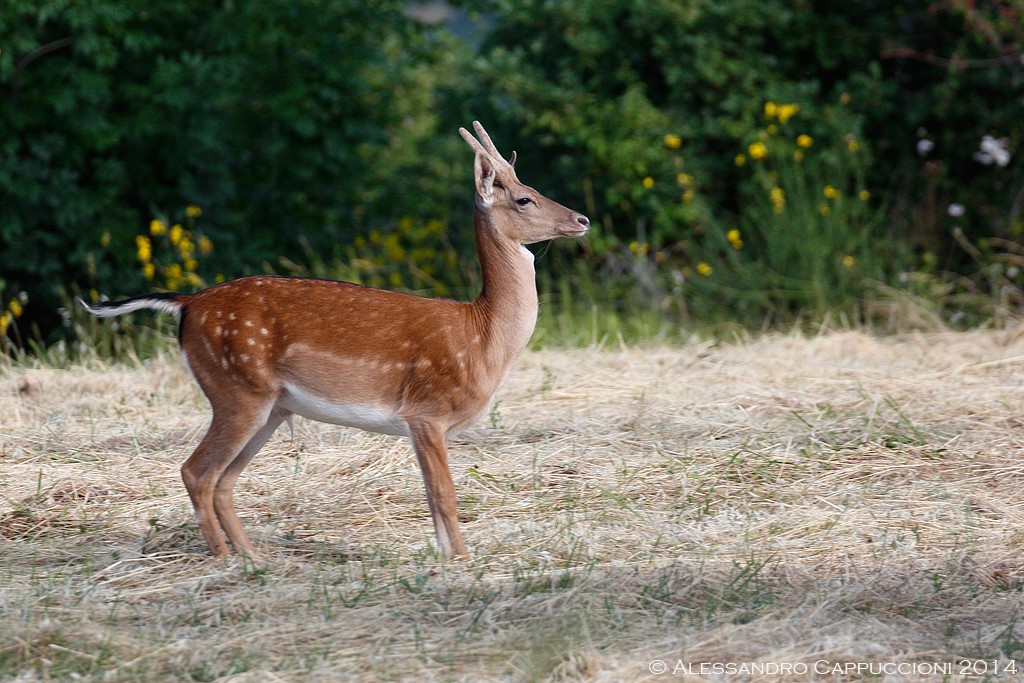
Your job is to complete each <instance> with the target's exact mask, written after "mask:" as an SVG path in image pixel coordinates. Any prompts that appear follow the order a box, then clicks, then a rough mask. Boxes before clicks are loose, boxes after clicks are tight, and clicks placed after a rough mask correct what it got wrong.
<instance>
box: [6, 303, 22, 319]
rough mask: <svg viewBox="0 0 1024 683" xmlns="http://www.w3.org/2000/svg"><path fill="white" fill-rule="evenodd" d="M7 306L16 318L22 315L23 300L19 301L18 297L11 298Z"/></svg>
mask: <svg viewBox="0 0 1024 683" xmlns="http://www.w3.org/2000/svg"><path fill="white" fill-rule="evenodd" d="M7 308H8V309H10V311H11V315H13V316H14V317H15V318H20V317H21V312H22V309H21V302H20V301H18V300H17V299H11V301H10V303H9V304H7Z"/></svg>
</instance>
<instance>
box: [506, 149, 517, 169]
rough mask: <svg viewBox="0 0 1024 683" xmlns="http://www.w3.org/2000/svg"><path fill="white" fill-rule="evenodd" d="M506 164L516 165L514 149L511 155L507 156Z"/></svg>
mask: <svg viewBox="0 0 1024 683" xmlns="http://www.w3.org/2000/svg"><path fill="white" fill-rule="evenodd" d="M508 165H509V166H515V165H516V153H515V151H513V152H512V156H510V157H509V158H508Z"/></svg>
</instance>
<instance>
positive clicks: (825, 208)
mask: <svg viewBox="0 0 1024 683" xmlns="http://www.w3.org/2000/svg"><path fill="white" fill-rule="evenodd" d="M818 213H820V214H821V215H822V216H827V215H829V214H830V213H832V208H831V207H830V206H829V205H828V204H819V205H818Z"/></svg>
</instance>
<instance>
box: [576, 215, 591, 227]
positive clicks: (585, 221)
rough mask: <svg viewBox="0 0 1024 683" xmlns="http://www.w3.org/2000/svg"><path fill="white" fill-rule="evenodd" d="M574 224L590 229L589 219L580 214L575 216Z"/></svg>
mask: <svg viewBox="0 0 1024 683" xmlns="http://www.w3.org/2000/svg"><path fill="white" fill-rule="evenodd" d="M576 222H577V223H579V224H580V225H582V226H583V227H584V228H589V227H590V219H589V218H587V217H586V216H584V215H583V214H581V213H578V214H576Z"/></svg>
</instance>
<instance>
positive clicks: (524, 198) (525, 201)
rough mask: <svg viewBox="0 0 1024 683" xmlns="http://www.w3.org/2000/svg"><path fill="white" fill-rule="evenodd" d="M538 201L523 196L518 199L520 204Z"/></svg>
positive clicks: (517, 202)
mask: <svg viewBox="0 0 1024 683" xmlns="http://www.w3.org/2000/svg"><path fill="white" fill-rule="evenodd" d="M536 203H537V202H535V201H533V200H532V199H530V198H529V197H522V198H520V199H517V200H516V204H518V205H519V206H526V205H527V204H536Z"/></svg>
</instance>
